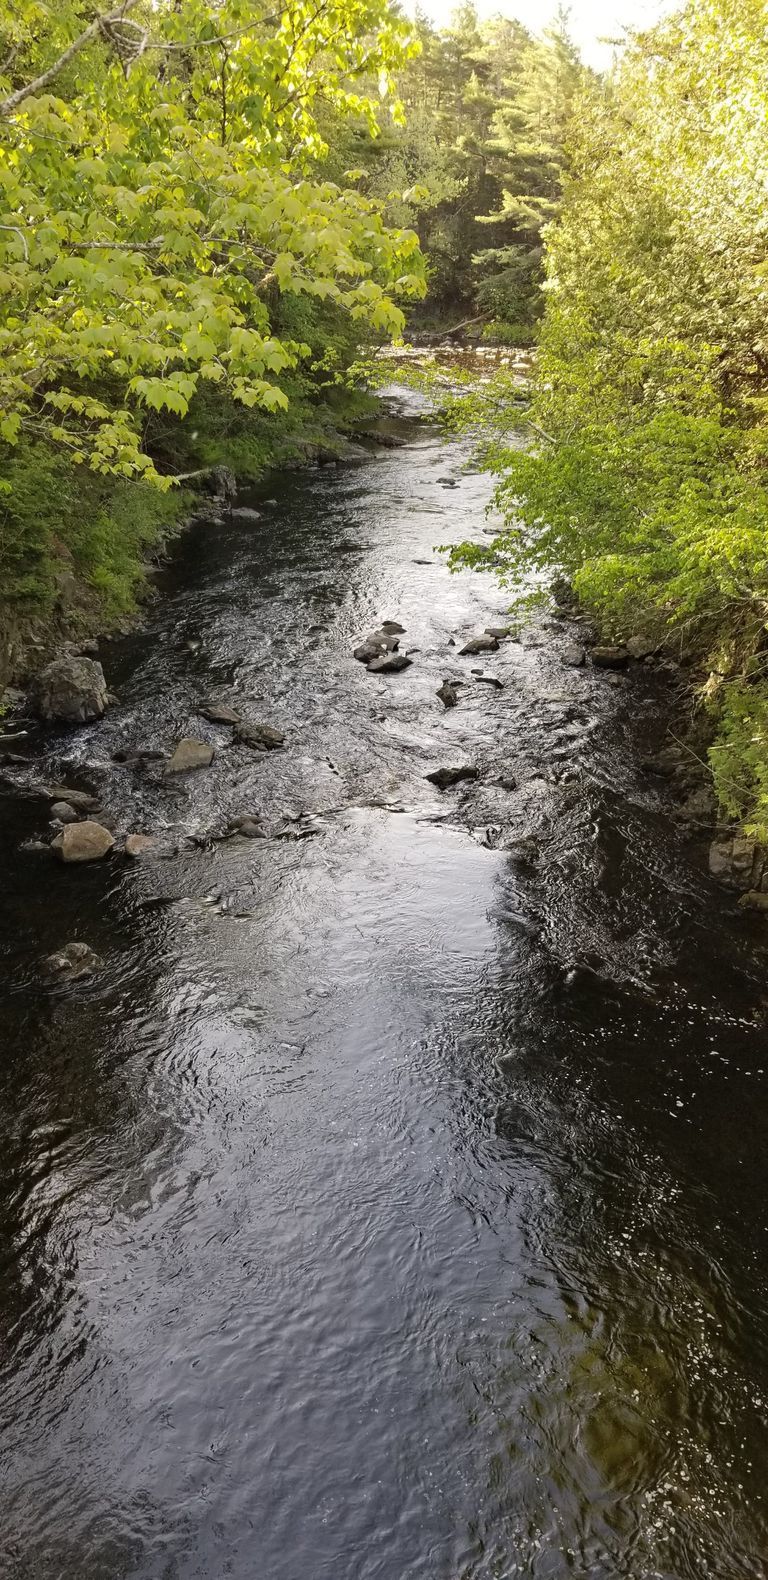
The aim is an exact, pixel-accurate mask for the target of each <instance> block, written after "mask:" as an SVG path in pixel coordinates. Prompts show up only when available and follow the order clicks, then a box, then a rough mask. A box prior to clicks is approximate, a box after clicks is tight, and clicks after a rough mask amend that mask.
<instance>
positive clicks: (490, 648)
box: [459, 631, 499, 655]
mask: <svg viewBox="0 0 768 1580" xmlns="http://www.w3.org/2000/svg"><path fill="white" fill-rule="evenodd" d="M498 646H499V643H498V638H497V637H495V636H490V635H489V633H488V632H487V631H486V632H485V633H484V635H483V636H472V637H470V639H469V641H468V642H465V643H464V646H463V647H460V648H459V654H460V655H473V654H475V653H495V652H496V651H497V649H498Z"/></svg>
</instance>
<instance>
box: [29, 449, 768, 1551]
mask: <svg viewBox="0 0 768 1580" xmlns="http://www.w3.org/2000/svg"><path fill="white" fill-rule="evenodd" d="M398 432H399V433H400V436H401V437H405V438H406V439H407V444H406V445H405V447H404V448H401V449H395V450H393V449H387V450H386V451H383V452H378V451H374V452H372V454H371V457H370V460H369V461H368V462H367V463H365V464H362V465H360V466H358V467H355V468H349V469H345V470H339V471H336V470H333V471H331V470H324V471H322V472H318V473H309V474H306V475H301V476H296V477H293V478H285V479H282V480H279V481H275V480H272V481H271V482H270V484H269V486H268V488H265V489H263V490H262V491H261V493H258V492H257V493H255V494H252V495H251V496H250V497H249V499H248V500H247V501H246V502H247V503H249V504H250V505H251V506H253V507H255V508H257V509H258V510H259V511H260V512H261V520H260V521H259V522H258V523H257V525H256V526H255V527H254V526H253V525H251V524H248V523H245V522H244V521H242V520H240V521H238V520H235V519H233V520H232V522H231V523H229V524H227V525H226V526H225V527H223V528H212V527H206V526H205V525H201V526H199V527H198V528H196V529H194V530H193V531H192V532H190V533H189V534H188V535H187V536H186V537H185V538H184V539H183V540H182V541H181V542H180V544H179V546H178V550H177V553H176V555H175V556H174V559H173V562H172V563H171V564H170V566H169V567H168V568H166V570H164V571H163V573H162V575H161V578H160V592H161V597H160V598H159V600H158V603H157V604H156V606H155V608H154V610H153V611H152V614H151V617H150V620H149V622H148V625H147V629H146V630H145V631H143V632H141V633H138V634H134V635H133V636H131V637H129V638H125V639H123V640H122V641H121V642H119V643H115V644H110V647H109V650H108V652H107V653H106V655H105V662H106V664H107V667H108V675H109V680H110V683H111V684H112V685H113V686H115V688H116V689H117V690H118V692H119V695H120V698H121V701H120V705H119V706H118V707H116V708H115V709H113V710H112V712H111V713H110V715H109V716H108V718H107V719H106V720H105V721H104V722H103V723H102V724H101V725H100V726H98V727H96V728H93V729H86V730H83V731H80V732H78V734H77V735H76V736H74V737H69V738H63V737H62V738H61V739H53V740H51V741H50V743H49V746H48V747H47V752H48V760H47V761H46V762H45V763H43V764H37V765H36V767H35V772H44V774H45V777H47V778H49V779H52V778H54V776H60V775H62V774H64V773H66V774H68V775H69V776H70V779H71V782H73V783H74V782H77V783H80V784H84V785H93V786H95V787H96V788H97V789H98V790H99V793H100V794H101V795H102V798H103V802H104V806H105V808H106V809H107V811H108V812H109V813H110V814H111V816H112V817H113V818H114V820H115V823H116V825H117V827H118V829H120V830H125V829H128V828H149V829H152V830H155V831H158V832H159V834H160V836H161V845H160V852H159V854H158V855H157V857H154V858H152V859H149V860H145V861H142V862H140V863H134V864H129V863H121V862H120V860H119V859H118V858H116V857H115V858H113V859H112V860H111V861H109V862H107V863H106V864H103V865H101V866H99V867H98V868H91V869H87V870H83V871H74V872H73V871H70V870H68V869H61V868H58V867H55V866H52V865H51V864H50V862H49V860H48V858H47V857H46V856H45V855H38V856H33V855H29V854H24V853H22V852H20V851H19V848H18V847H19V844H20V842H21V841H22V840H23V839H24V838H25V837H28V836H29V835H35V834H39V833H40V831H41V829H42V828H43V827H44V816H45V811H44V803H43V802H42V801H40V800H35V799H27V800H18V799H16V798H14V797H8V799H7V801H6V802H5V806H4V818H3V823H2V834H1V836H0V837H1V838H2V842H3V848H2V857H3V871H4V874H5V875H6V881H5V884H4V887H3V893H2V897H1V903H2V947H3V973H4V984H5V993H4V998H3V1004H2V1009H1V1010H0V1029H1V1034H2V1041H3V1059H2V1064H1V1066H0V1102H1V1103H2V1113H3V1118H4V1143H5V1144H4V1147H3V1151H2V1156H1V1157H0V1203H1V1206H0V1234H1V1246H2V1267H3V1279H2V1286H1V1287H0V1322H1V1323H2V1335H1V1337H0V1405H1V1406H2V1418H1V1420H0V1452H1V1453H2V1466H3V1484H4V1493H3V1513H4V1520H3V1525H4V1533H5V1534H4V1551H3V1554H2V1557H0V1574H3V1575H8V1576H9V1577H11V1580H54V1577H59V1576H63V1575H77V1576H78V1580H116V1577H123V1576H125V1577H129V1576H130V1577H136V1580H161V1577H162V1580H220V1577H222V1576H225V1575H230V1576H234V1577H235V1580H251V1577H252V1576H253V1575H254V1574H259V1575H265V1576H269V1580H296V1576H297V1575H306V1576H311V1577H312V1580H417V1577H419V1580H421V1577H422V1576H424V1577H429V1580H492V1577H499V1580H502V1577H503V1580H506V1577H511V1576H530V1577H533V1580H549V1577H552V1580H561V1577H565V1576H589V1577H590V1580H614V1577H617V1576H621V1577H624V1580H645V1577H648V1580H658V1577H663V1580H693V1577H694V1576H695V1577H696V1580H699V1577H700V1576H702V1575H712V1576H717V1577H718V1580H743V1577H745V1576H755V1577H757V1576H762V1575H763V1574H764V1573H765V1554H766V1551H767V1550H768V1530H767V1529H766V1517H765V1507H764V1485H765V1481H766V1470H767V1469H768V1453H767V1452H766V1415H767V1414H768V1319H767V1318H766V1309H767V1308H766V1293H767V1291H766V1273H765V1266H766V1262H765V1244H764V1232H765V1209H764V1196H765V1165H764V1152H765V1137H766V1117H767V1116H766V1065H765V1063H764V1062H763V1061H764V1060H765V1058H766V1054H765V1043H766V1036H765V1023H764V1017H765V1002H764V986H763V985H764V977H765V946H764V943H763V941H762V936H761V934H760V932H759V931H758V930H757V929H756V927H755V926H754V924H753V923H751V922H749V921H748V920H747V919H745V918H743V917H742V916H740V915H738V914H737V913H736V912H735V911H729V909H728V906H727V904H724V902H723V897H722V895H721V894H719V893H717V892H716V891H715V890H714V889H713V888H712V887H711V885H710V884H709V881H708V880H707V879H706V878H705V877H703V876H702V875H701V863H700V859H699V857H698V854H697V852H696V851H695V850H691V848H690V847H689V846H687V845H686V844H685V843H684V841H683V839H682V837H681V834H680V831H679V828H678V827H677V826H676V825H675V824H674V822H673V820H672V818H671V815H670V811H671V809H670V806H669V804H667V802H666V801H665V796H666V795H667V792H666V791H665V790H664V789H663V788H662V789H658V788H654V786H653V785H652V784H649V782H648V781H647V780H643V779H642V778H641V776H639V775H638V773H637V771H636V766H635V765H636V758H637V753H638V751H641V750H645V749H646V748H647V743H648V741H651V742H652V741H653V740H654V739H656V740H657V743H658V739H659V738H661V737H662V736H663V729H664V714H665V710H666V709H667V708H668V705H669V703H668V696H667V693H666V692H665V691H664V689H663V687H662V685H661V682H660V681H659V680H658V679H655V678H654V677H652V676H650V675H648V674H645V673H644V672H641V671H638V672H635V673H634V674H633V675H632V676H630V677H629V678H627V679H621V680H616V681H611V682H608V681H607V680H606V679H605V677H601V676H599V675H598V674H597V673H595V672H592V671H590V670H582V671H573V670H564V669H563V667H562V665H561V663H560V659H559V651H560V648H561V646H562V644H563V641H564V640H567V634H568V633H567V629H566V628H565V627H563V626H562V625H557V624H556V623H552V624H550V625H548V624H547V622H544V623H543V624H542V626H541V627H540V628H539V629H538V630H537V631H536V632H534V633H532V634H531V635H530V636H529V637H528V636H527V637H526V638H525V640H524V641H523V642H522V643H505V644H503V645H502V647H501V648H500V650H499V652H498V653H497V654H493V655H491V656H489V658H488V662H487V664H486V668H492V669H493V672H494V673H495V675H496V676H497V678H498V679H500V680H502V681H503V689H496V688H491V687H489V686H487V685H485V684H483V683H481V682H479V681H478V680H477V679H476V677H474V676H473V675H472V667H473V665H474V662H475V661H474V660H467V659H462V658H459V657H458V656H457V652H456V647H458V646H460V645H461V642H460V640H459V639H460V638H463V637H465V636H466V635H467V634H469V633H471V632H475V631H478V630H482V629H483V627H484V626H485V625H487V624H493V623H497V622H498V620H499V619H500V617H501V615H502V613H503V610H504V595H503V594H502V593H501V592H500V591H499V590H498V588H496V586H495V584H494V582H493V580H492V579H491V578H490V577H488V576H487V575H485V574H483V575H475V576H465V577H453V578H452V577H449V576H448V574H447V572H446V571H445V568H444V566H443V564H442V561H441V559H440V556H439V555H438V554H437V553H436V552H435V551H434V545H435V544H436V543H438V542H443V541H445V540H446V539H448V538H450V537H451V536H454V535H456V534H457V533H458V532H460V533H461V535H462V536H466V535H472V534H477V535H478V536H480V535H481V534H482V532H483V530H484V527H485V521H486V518H485V507H486V501H487V493H488V489H487V482H486V480H485V479H483V478H482V477H478V476H476V475H475V474H473V473H472V472H470V471H465V470H463V462H464V456H463V453H462V451H461V449H460V447H459V446H457V445H450V444H446V443H445V441H443V440H442V439H441V438H440V437H439V436H438V435H436V434H435V433H434V432H432V431H431V430H430V429H429V428H427V427H424V426H417V425H415V424H413V423H411V424H410V425H404V426H402V427H400V428H399V429H398ZM270 501H271V502H270ZM387 617H390V618H396V619H398V620H400V621H401V622H402V623H403V624H404V625H405V626H406V628H407V633H406V636H405V637H404V638H403V643H404V645H407V646H408V647H410V648H413V649H417V650H418V651H416V652H414V654H413V665H412V667H411V668H410V669H409V670H408V671H407V672H405V673H403V674H401V675H396V676H393V677H392V678H391V679H388V680H384V679H382V678H374V677H373V676H372V675H369V674H367V673H366V672H365V671H364V670H363V669H362V667H361V666H360V665H359V664H356V663H355V662H354V660H353V659H352V658H351V656H350V654H351V648H352V647H353V646H354V644H355V641H356V639H357V638H358V637H359V635H361V634H362V633H364V632H365V631H366V630H367V629H370V628H371V627H372V626H373V625H374V624H376V623H377V622H379V621H380V620H381V619H383V618H387ZM452 638H453V639H454V641H455V644H456V645H455V646H454V647H452V646H451V645H450V642H451V639H452ZM189 644H192V646H190V645H189ZM451 676H452V677H455V678H461V679H463V680H464V681H465V682H466V685H465V687H464V688H463V690H462V693H461V700H460V704H459V706H458V707H457V708H455V709H452V710H450V711H448V712H444V711H443V710H442V709H441V707H440V705H439V703H438V702H437V700H436V698H435V690H436V687H437V686H438V685H439V684H440V681H441V680H442V679H444V678H446V677H451ZM212 693H213V694H215V695H217V696H226V697H227V699H229V700H232V701H234V702H235V703H236V705H237V706H238V707H241V708H242V710H243V711H244V712H245V713H247V714H248V715H249V716H251V717H255V718H262V719H263V718H267V719H269V720H270V721H271V722H273V723H276V724H279V725H280V727H281V728H283V729H285V731H286V736H287V745H286V749H285V751H284V752H275V753H272V754H270V755H269V757H267V758H257V757H254V755H253V754H252V753H249V752H248V751H247V750H246V749H245V748H243V747H238V746H237V745H233V744H232V741H231V732H230V731H228V730H227V729H224V728H221V727H218V726H215V725H211V724H208V723H206V722H205V721H204V720H203V719H202V718H201V716H200V714H199V711H198V710H199V704H200V700H201V698H202V697H204V696H206V695H210V694H212ZM181 734H193V735H200V736H203V737H205V738H206V739H208V740H210V741H211V742H212V744H213V745H214V746H215V749H216V757H215V760H214V764H213V767H212V768H211V769H210V770H209V771H207V772H205V773H200V774H197V775H190V776H186V778H184V779H183V780H182V781H180V782H176V783H173V782H170V783H169V782H168V781H167V780H164V779H163V777H162V774H161V773H160V771H159V769H158V767H157V764H156V763H153V762H152V761H151V760H150V761H145V762H144V764H143V765H142V764H137V763H136V762H132V763H131V762H129V763H116V762H115V761H114V760H113V754H114V753H115V751H117V750H125V749H126V748H128V749H130V748H136V747H139V746H141V747H144V748H148V749H154V750H158V751H161V750H162V751H166V750H167V749H168V747H169V745H170V744H171V742H172V741H173V740H174V738H176V737H178V736H179V735H181ZM457 760H471V761H473V762H475V763H477V765H478V766H479V767H480V769H481V775H480V778H479V780H478V781H477V782H476V783H474V784H469V785H468V786H467V787H466V788H462V789H461V790H459V791H455V792H449V793H448V794H447V795H446V796H443V797H441V796H440V794H439V793H438V792H437V791H435V790H433V787H432V786H431V785H429V784H428V783H427V782H426V781H425V778H424V775H425V774H426V773H427V772H429V771H430V770H431V769H432V768H434V767H435V766H438V765H440V764H441V763H445V762H451V761H457ZM510 771H511V772H512V773H513V775H514V779H515V780H516V783H517V788H516V789H514V790H510V789H509V788H508V786H509V783H510V782H511V781H510ZM500 781H504V783H501V782H500ZM505 785H506V786H507V787H506V788H505ZM246 809H248V810H257V811H258V812H259V814H260V815H261V816H262V817H263V819H264V821H265V824H266V825H267V827H268V830H269V832H270V833H271V834H272V835H273V836H274V835H277V834H279V833H285V832H286V830H288V832H290V830H291V829H294V830H295V828H296V827H297V826H298V824H297V821H296V820H297V819H299V818H300V817H301V816H302V815H311V816H312V818H314V819H315V820H316V825H317V828H316V833H315V837H313V838H309V839H306V840H296V839H293V838H282V837H281V838H277V837H271V838H269V839H266V840H263V841H261V840H259V841H233V842H226V843H224V844H219V843H215V844H213V845H211V846H210V847H208V846H206V844H205V842H204V836H205V834H206V832H207V831H210V830H211V829H212V828H215V827H219V826H221V823H222V821H223V820H225V819H226V818H227V817H229V816H231V815H233V813H235V812H238V811H243V810H246ZM190 836H194V837H195V838H196V839H197V840H203V843H202V844H197V845H194V844H191V843H190V842H189V837H190ZM73 937H77V938H84V939H87V941H88V942H89V943H90V944H91V945H92V946H93V947H94V948H95V949H96V950H97V952H98V953H99V954H100V955H101V956H102V959H103V962H104V963H103V968H102V970H101V971H100V972H99V974H98V975H96V976H95V977H94V978H92V979H91V980H90V981H88V982H86V983H82V984H77V985H73V986H71V987H69V988H60V987H59V988H51V987H47V986H43V984H42V982H41V978H40V974H39V960H40V956H41V955H44V954H46V953H48V952H49V951H50V950H52V949H54V948H55V947H56V946H57V945H59V944H60V943H61V942H62V941H63V940H64V939H66V938H73Z"/></svg>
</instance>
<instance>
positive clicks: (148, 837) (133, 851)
mask: <svg viewBox="0 0 768 1580" xmlns="http://www.w3.org/2000/svg"><path fill="white" fill-rule="evenodd" d="M156 843H157V841H156V840H155V838H154V835H152V834H126V836H125V844H124V845H123V850H124V851H125V854H126V856H130V857H132V859H133V860H134V861H137V860H138V858H139V857H140V856H143V855H144V852H145V851H147V850H152V848H153V846H154V845H155V844H156Z"/></svg>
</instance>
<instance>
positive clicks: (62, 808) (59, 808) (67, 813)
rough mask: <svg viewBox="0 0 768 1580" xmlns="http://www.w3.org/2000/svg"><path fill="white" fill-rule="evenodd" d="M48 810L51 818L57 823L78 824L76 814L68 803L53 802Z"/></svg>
mask: <svg viewBox="0 0 768 1580" xmlns="http://www.w3.org/2000/svg"><path fill="white" fill-rule="evenodd" d="M50 810H51V817H55V819H56V821H57V823H77V822H78V813H77V812H76V811H75V808H74V807H73V806H72V804H71V802H70V801H54V803H53V805H52V807H51V809H50Z"/></svg>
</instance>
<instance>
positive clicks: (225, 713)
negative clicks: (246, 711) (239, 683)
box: [200, 702, 240, 724]
mask: <svg viewBox="0 0 768 1580" xmlns="http://www.w3.org/2000/svg"><path fill="white" fill-rule="evenodd" d="M200 712H201V714H202V716H203V718H204V719H208V720H209V721H210V723H211V724H239V723H240V714H239V713H236V712H235V710H234V708H228V707H227V706H226V704H225V703H223V702H201V704H200Z"/></svg>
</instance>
